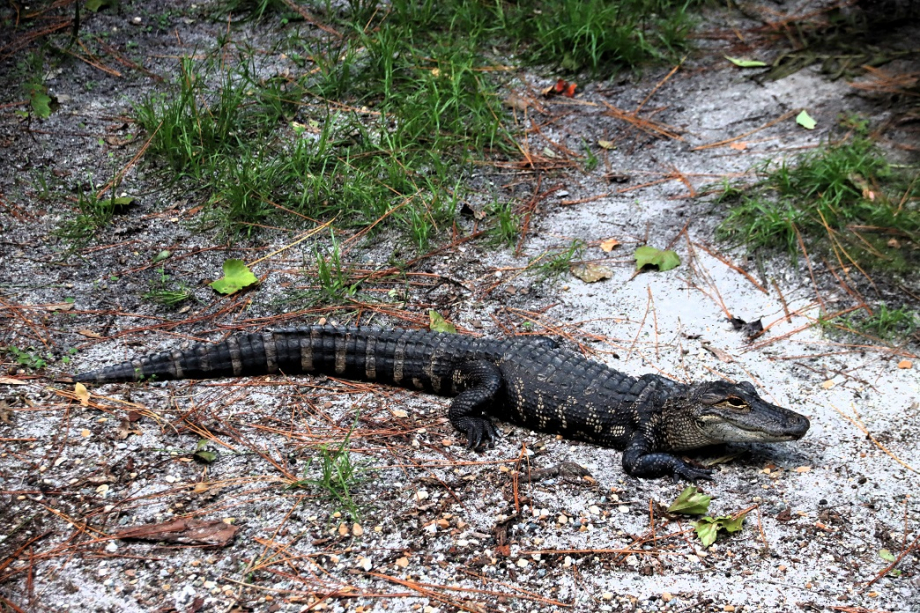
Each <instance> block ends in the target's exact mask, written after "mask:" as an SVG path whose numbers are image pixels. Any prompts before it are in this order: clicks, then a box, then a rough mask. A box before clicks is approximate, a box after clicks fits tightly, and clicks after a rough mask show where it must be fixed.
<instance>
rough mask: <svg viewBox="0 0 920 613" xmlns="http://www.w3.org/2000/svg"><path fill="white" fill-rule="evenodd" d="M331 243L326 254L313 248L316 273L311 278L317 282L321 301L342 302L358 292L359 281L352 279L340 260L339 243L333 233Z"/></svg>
mask: <svg viewBox="0 0 920 613" xmlns="http://www.w3.org/2000/svg"><path fill="white" fill-rule="evenodd" d="M331 245H332V247H331V248H330V249H329V254H328V255H323V254H321V253H320V252H319V250H318V249H314V251H313V259H314V262H315V264H316V275H315V276H314V277H313V278H314V279H315V280H316V282H317V283H319V288H320V289H319V293H320V298H321V299H322V300H323V301H325V302H331V303H342V302H345V301H346V300H348V299H349V298H352V297H354V296H355V295H356V294H357V293H358V285H359V283H358V282H356V281H353V280H352V276H351V271H350V270H349V268H348V267H347V266H346V265H345V264H344V263H343V262H342V255H341V253H340V251H339V243H338V241H336V239H335V235H333V236H332V239H331Z"/></svg>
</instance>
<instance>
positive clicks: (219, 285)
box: [210, 259, 259, 296]
mask: <svg viewBox="0 0 920 613" xmlns="http://www.w3.org/2000/svg"><path fill="white" fill-rule="evenodd" d="M258 282H259V279H258V278H256V276H255V275H254V274H252V272H251V271H250V270H249V268H248V267H247V266H246V264H245V263H244V262H243V260H234V259H229V260H225V261H224V276H223V277H221V278H220V279H218V280H217V281H214V282H212V283H211V284H210V286H211V287H212V288H213V289H214V291H216V292H218V293H221V294H224V295H225V296H228V295H230V294H232V293H234V292H237V291H239V290H241V289H243V288H244V287H249V286H250V285H253V284H255V283H258Z"/></svg>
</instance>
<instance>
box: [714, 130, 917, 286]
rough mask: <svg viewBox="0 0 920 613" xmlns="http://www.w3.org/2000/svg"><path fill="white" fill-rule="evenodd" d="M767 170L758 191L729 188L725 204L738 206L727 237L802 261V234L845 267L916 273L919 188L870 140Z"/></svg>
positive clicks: (723, 231)
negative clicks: (777, 249) (913, 262)
mask: <svg viewBox="0 0 920 613" xmlns="http://www.w3.org/2000/svg"><path fill="white" fill-rule="evenodd" d="M762 171H764V172H766V173H767V174H766V178H765V179H763V180H762V181H761V182H759V183H758V184H757V185H755V186H753V187H751V188H749V189H747V190H728V191H726V193H725V194H723V197H722V198H721V199H720V200H719V202H720V203H730V205H731V209H730V211H729V213H728V215H727V217H726V218H725V220H724V221H723V222H722V224H721V225H720V227H719V235H720V236H721V237H722V238H729V239H734V240H736V241H738V242H742V243H745V244H747V245H749V246H750V247H752V248H758V247H780V248H784V249H786V250H787V251H788V252H789V253H790V254H791V255H792V256H793V257H796V254H797V253H798V252H799V251H800V245H799V241H800V238H799V237H800V236H801V240H802V241H803V242H804V243H805V244H806V245H809V246H815V247H818V248H822V246H823V248H824V249H825V250H827V251H831V252H832V253H833V254H834V255H835V256H836V257H837V258H838V259H839V260H840V261H844V262H848V263H851V264H856V265H857V266H860V267H869V268H890V269H895V270H902V271H906V270H909V269H910V266H911V264H910V259H911V258H912V257H915V253H916V252H915V250H912V249H908V248H907V247H908V246H909V245H910V244H912V245H916V244H917V243H918V241H920V209H918V208H917V207H916V204H915V203H916V199H917V197H918V195H920V186H918V185H917V181H916V179H914V180H913V181H909V180H908V179H909V177H908V175H906V174H903V173H901V174H897V173H895V172H894V171H893V169H892V168H891V167H890V166H889V164H888V162H887V161H886V160H885V158H884V157H883V156H882V155H881V153H880V152H879V151H878V150H877V148H876V147H875V146H874V145H873V144H872V143H871V142H870V141H869V140H867V139H865V138H862V137H857V138H854V139H853V140H851V141H848V142H845V143H841V144H837V145H829V146H826V147H822V148H821V149H819V150H816V151H814V152H812V153H808V154H805V155H803V156H801V157H799V158H798V159H797V160H794V161H793V162H792V163H789V162H785V161H784V162H782V163H781V164H779V166H777V167H775V168H773V165H772V164H767V165H765V166H764V167H763V168H762ZM892 236H894V237H898V238H897V239H892V238H891V237H892ZM819 239H821V240H819Z"/></svg>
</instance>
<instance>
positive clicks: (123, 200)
mask: <svg viewBox="0 0 920 613" xmlns="http://www.w3.org/2000/svg"><path fill="white" fill-rule="evenodd" d="M135 200H137V198H135V197H134V196H118V197H117V198H112V199H111V200H109V202H111V203H112V206H114V207H123V206H131V205H132V204H134V201H135Z"/></svg>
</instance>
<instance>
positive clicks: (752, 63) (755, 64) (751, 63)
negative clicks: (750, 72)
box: [725, 55, 767, 68]
mask: <svg viewBox="0 0 920 613" xmlns="http://www.w3.org/2000/svg"><path fill="white" fill-rule="evenodd" d="M725 59H726V60H728V61H729V62H731V63H732V64H734V65H735V66H738V67H739V68H762V67H764V66H766V65H767V64H766V62H761V61H760V60H745V59H742V58H740V57H729V56H727V55H726V56H725Z"/></svg>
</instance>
